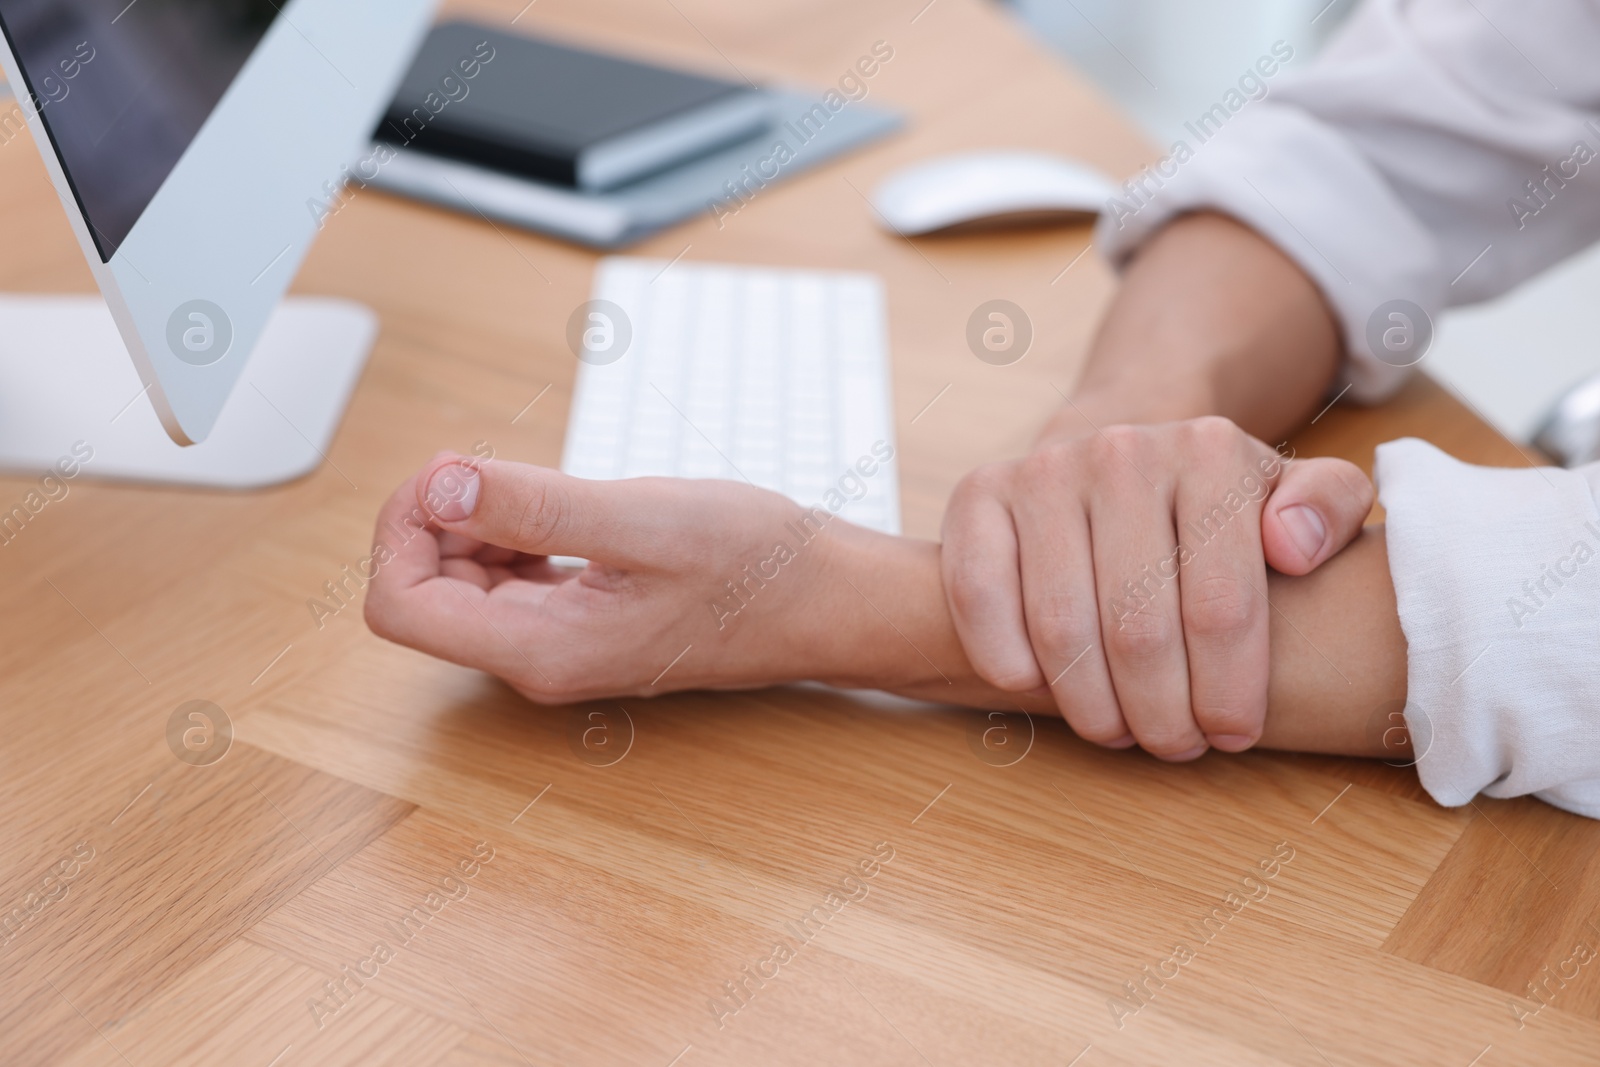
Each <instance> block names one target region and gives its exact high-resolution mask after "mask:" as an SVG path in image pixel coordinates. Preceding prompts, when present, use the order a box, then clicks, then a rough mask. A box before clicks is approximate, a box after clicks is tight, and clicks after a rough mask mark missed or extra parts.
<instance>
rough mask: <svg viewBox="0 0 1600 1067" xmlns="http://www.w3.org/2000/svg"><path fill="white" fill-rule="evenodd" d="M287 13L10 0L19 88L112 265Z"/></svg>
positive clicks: (152, 1)
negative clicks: (275, 24)
mask: <svg viewBox="0 0 1600 1067" xmlns="http://www.w3.org/2000/svg"><path fill="white" fill-rule="evenodd" d="M283 2H285V3H287V2H288V0H283ZM277 14H278V5H277V4H276V3H274V2H273V0H132V2H131V3H130V2H129V0H0V29H3V30H4V32H5V35H6V40H7V41H8V42H9V43H10V46H11V54H12V55H13V56H15V57H16V59H17V62H18V64H19V65H20V66H21V67H22V74H23V78H24V79H25V81H26V82H27V84H26V85H25V86H13V89H15V90H16V96H17V99H18V101H19V102H20V105H21V106H22V107H24V108H30V109H31V108H37V109H38V112H39V116H40V118H41V119H42V120H43V121H44V125H45V129H46V130H47V131H48V133H49V136H50V140H51V143H52V144H53V146H54V148H55V151H56V155H57V157H58V158H59V159H60V160H61V165H62V169H63V170H65V171H66V173H67V180H68V182H70V183H71V185H72V191H73V195H74V196H76V197H77V200H78V207H79V209H80V210H81V211H82V212H83V216H84V218H85V219H87V220H88V223H89V229H90V231H91V232H92V233H93V235H94V240H95V245H96V247H97V248H98V249H99V251H100V258H101V259H102V260H105V261H107V262H109V261H110V259H111V257H112V256H113V255H115V254H116V251H117V248H118V247H119V246H120V245H121V244H122V242H123V240H125V239H126V238H127V236H128V232H129V231H130V230H132V229H133V225H134V223H136V222H138V221H139V216H140V215H141V214H143V212H144V209H145V207H146V206H148V205H149V203H150V201H151V199H152V198H153V197H154V196H155V195H156V191H157V190H158V189H160V188H161V183H162V182H164V181H166V179H167V175H169V174H171V173H172V168H173V167H175V166H176V165H177V163H178V159H179V158H180V157H181V156H182V155H183V153H184V150H185V149H187V148H188V147H189V142H191V141H192V140H194V137H195V134H197V133H199V132H200V127H201V126H202V125H203V124H204V123H205V121H206V118H207V116H209V115H210V114H211V110H212V108H214V107H215V106H216V104H217V101H218V100H220V99H221V98H222V94H223V93H224V92H225V91H226V90H227V88H228V86H229V85H230V84H232V82H233V79H234V77H235V76H236V75H237V74H238V73H239V70H240V68H241V67H243V66H244V63H245V60H246V59H248V58H249V57H250V53H251V52H252V51H254V50H255V47H256V45H257V44H259V43H260V41H261V38H262V36H263V35H264V34H265V33H266V31H267V27H268V26H270V25H271V24H272V20H273V18H274V17H275V16H276V15H277ZM0 121H3V120H0ZM241 164H242V165H248V161H241Z"/></svg>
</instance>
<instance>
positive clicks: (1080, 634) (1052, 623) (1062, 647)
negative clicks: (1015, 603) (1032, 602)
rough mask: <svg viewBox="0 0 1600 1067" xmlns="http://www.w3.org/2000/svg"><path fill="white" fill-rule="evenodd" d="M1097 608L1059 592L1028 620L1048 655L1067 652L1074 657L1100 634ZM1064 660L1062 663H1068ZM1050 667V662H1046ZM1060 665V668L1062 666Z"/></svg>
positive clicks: (1036, 645) (1029, 627)
mask: <svg viewBox="0 0 1600 1067" xmlns="http://www.w3.org/2000/svg"><path fill="white" fill-rule="evenodd" d="M1097 630H1098V626H1097V624H1096V620H1095V615H1094V612H1093V611H1091V610H1088V609H1086V608H1085V607H1084V606H1082V605H1080V604H1077V603H1075V602H1074V601H1073V600H1072V599H1071V598H1070V597H1066V596H1055V597H1050V598H1048V599H1046V601H1045V602H1044V603H1043V604H1042V605H1040V606H1039V607H1038V608H1037V609H1036V610H1035V611H1034V613H1033V615H1032V617H1030V618H1029V620H1028V631H1029V633H1030V634H1031V636H1032V637H1033V641H1034V645H1035V647H1037V648H1039V649H1041V650H1042V651H1043V654H1044V656H1045V657H1046V658H1047V659H1048V658H1050V657H1052V656H1063V655H1064V656H1067V657H1068V659H1070V658H1071V657H1073V656H1076V655H1077V654H1078V653H1079V652H1081V651H1083V649H1085V648H1086V647H1088V646H1089V645H1090V644H1091V643H1093V641H1094V640H1095V638H1096V637H1097V636H1098V633H1097ZM1065 665H1066V664H1065V663H1063V664H1062V665H1061V666H1065ZM1045 666H1046V669H1047V670H1048V669H1049V664H1046V665H1045ZM1058 669H1059V668H1058Z"/></svg>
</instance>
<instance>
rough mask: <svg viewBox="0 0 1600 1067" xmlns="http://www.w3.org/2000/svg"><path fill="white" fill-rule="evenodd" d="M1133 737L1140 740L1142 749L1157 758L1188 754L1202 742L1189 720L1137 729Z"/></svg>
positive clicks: (1152, 724)
mask: <svg viewBox="0 0 1600 1067" xmlns="http://www.w3.org/2000/svg"><path fill="white" fill-rule="evenodd" d="M1133 736H1134V737H1136V738H1138V740H1139V747H1140V748H1142V749H1144V750H1145V751H1146V752H1149V753H1151V754H1152V755H1156V756H1175V755H1177V754H1178V753H1180V752H1187V751H1189V750H1190V749H1192V748H1194V746H1195V745H1196V744H1198V743H1199V741H1200V737H1199V736H1198V733H1197V731H1196V730H1195V728H1194V726H1193V725H1192V724H1191V723H1189V722H1188V721H1187V719H1185V721H1182V722H1172V723H1167V722H1163V723H1151V724H1150V725H1148V726H1144V727H1142V728H1136V729H1135V730H1134V731H1133Z"/></svg>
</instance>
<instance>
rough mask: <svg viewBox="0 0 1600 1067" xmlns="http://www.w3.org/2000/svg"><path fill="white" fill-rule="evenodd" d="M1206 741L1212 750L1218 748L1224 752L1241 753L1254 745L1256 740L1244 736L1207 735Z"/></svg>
mask: <svg viewBox="0 0 1600 1067" xmlns="http://www.w3.org/2000/svg"><path fill="white" fill-rule="evenodd" d="M1206 740H1207V741H1210V742H1211V745H1212V747H1213V748H1220V749H1222V751H1224V752H1243V751H1244V750H1245V749H1247V748H1249V747H1250V746H1251V745H1253V744H1255V743H1256V739H1255V738H1253V737H1248V736H1246V735H1244V734H1207V735H1206Z"/></svg>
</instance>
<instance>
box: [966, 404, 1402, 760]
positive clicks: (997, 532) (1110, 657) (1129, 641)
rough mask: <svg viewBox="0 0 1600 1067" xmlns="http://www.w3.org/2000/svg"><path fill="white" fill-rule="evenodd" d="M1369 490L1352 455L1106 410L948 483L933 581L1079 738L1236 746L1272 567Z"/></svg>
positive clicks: (1308, 561)
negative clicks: (1076, 428)
mask: <svg viewBox="0 0 1600 1067" xmlns="http://www.w3.org/2000/svg"><path fill="white" fill-rule="evenodd" d="M1269 494H1270V495H1269ZM1372 501H1373V490H1372V485H1371V483H1370V482H1369V481H1368V480H1367V478H1366V477H1365V476H1364V475H1363V474H1362V473H1361V471H1360V470H1359V469H1358V468H1356V467H1354V466H1353V465H1351V464H1348V463H1345V462H1343V461H1342V460H1334V459H1313V460H1300V461H1297V462H1294V463H1293V464H1290V463H1289V462H1288V461H1287V460H1285V459H1283V458H1282V457H1280V456H1279V455H1278V454H1277V453H1275V452H1274V451H1273V450H1272V449H1270V448H1268V447H1267V446H1266V445H1264V444H1262V443H1261V442H1260V441H1257V440H1256V439H1255V438H1253V437H1250V436H1249V435H1247V434H1245V433H1244V432H1243V431H1241V430H1240V429H1238V428H1237V427H1236V426H1234V425H1233V424H1232V423H1231V422H1229V421H1228V420H1226V419H1222V418H1215V417H1212V418H1202V419H1194V420H1190V421H1187V422H1177V423H1168V424H1165V425H1160V426H1113V427H1107V428H1106V429H1104V430H1103V431H1097V432H1094V433H1092V434H1089V435H1087V436H1083V437H1080V438H1077V439H1075V440H1069V441H1064V442H1055V443H1047V444H1044V445H1042V446H1040V447H1039V448H1038V449H1037V450H1036V451H1035V452H1034V453H1033V454H1031V455H1029V456H1028V457H1026V458H1024V459H1022V460H1019V461H1016V462H1013V463H1003V464H996V465H993V466H989V467H983V468H980V469H979V470H977V471H974V472H973V473H972V474H970V475H968V476H967V477H966V478H965V479H964V480H963V481H962V482H961V484H960V486H959V487H958V488H957V490H956V492H955V495H954V497H953V498H952V499H951V502H950V509H949V511H948V512H946V515H945V523H944V539H945V545H944V553H943V557H942V571H943V575H944V583H945V589H946V595H947V597H948V599H949V604H950V611H951V614H952V616H953V619H954V621H955V625H956V629H957V632H958V633H959V634H960V637H961V643H962V645H963V646H964V647H965V649H966V651H967V655H968V657H969V658H970V659H971V661H972V665H973V667H974V668H975V669H976V671H977V673H978V675H979V676H980V677H981V678H983V679H984V680H985V681H987V682H989V683H990V684H992V685H994V686H996V687H997V688H1000V689H1003V690H1006V691H1009V692H1014V693H1035V692H1043V691H1048V693H1049V694H1050V695H1052V696H1053V697H1054V699H1055V702H1056V705H1057V706H1058V707H1059V708H1060V709H1061V713H1062V715H1063V716H1064V717H1065V718H1066V720H1067V722H1068V723H1069V724H1070V725H1071V726H1072V728H1073V729H1074V730H1075V731H1076V732H1077V733H1078V734H1079V735H1080V736H1082V737H1083V738H1085V739H1087V740H1090V741H1094V742H1097V743H1099V744H1103V745H1107V746H1110V747H1113V748H1126V747H1129V746H1131V745H1134V744H1139V745H1142V746H1143V747H1144V748H1145V749H1146V750H1148V751H1150V752H1151V753H1153V754H1155V755H1157V756H1160V757H1162V758H1164V759H1169V760H1186V759H1193V758H1195V757H1197V756H1199V755H1200V754H1201V753H1203V752H1205V751H1206V749H1207V747H1209V746H1212V745H1214V746H1215V747H1217V748H1220V749H1223V750H1225V751H1229V752H1237V751H1242V750H1243V749H1246V748H1249V747H1250V746H1251V745H1253V744H1255V743H1256V741H1257V740H1258V739H1259V738H1260V737H1261V731H1262V724H1263V720H1264V719H1265V716H1266V708H1267V687H1268V668H1269V663H1270V660H1269V651H1270V650H1269V647H1268V630H1269V623H1270V618H1269V616H1270V613H1271V610H1272V609H1271V607H1270V605H1269V604H1268V602H1267V574H1266V568H1267V566H1268V565H1271V566H1272V567H1274V568H1276V569H1277V570H1279V571H1282V572H1284V573H1286V574H1293V575H1302V574H1306V573H1309V572H1310V571H1312V570H1314V569H1315V568H1316V567H1317V566H1318V565H1320V564H1321V563H1322V562H1323V561H1324V560H1326V559H1328V558H1329V557H1330V556H1332V555H1333V554H1334V553H1336V552H1337V551H1338V550H1339V549H1341V548H1343V547H1344V546H1345V545H1346V544H1348V543H1349V542H1350V541H1351V540H1352V539H1353V538H1354V537H1355V536H1356V535H1357V534H1358V533H1359V532H1360V530H1361V524H1362V522H1363V521H1364V520H1365V518H1366V516H1367V514H1368V513H1369V512H1370V511H1371V508H1372Z"/></svg>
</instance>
